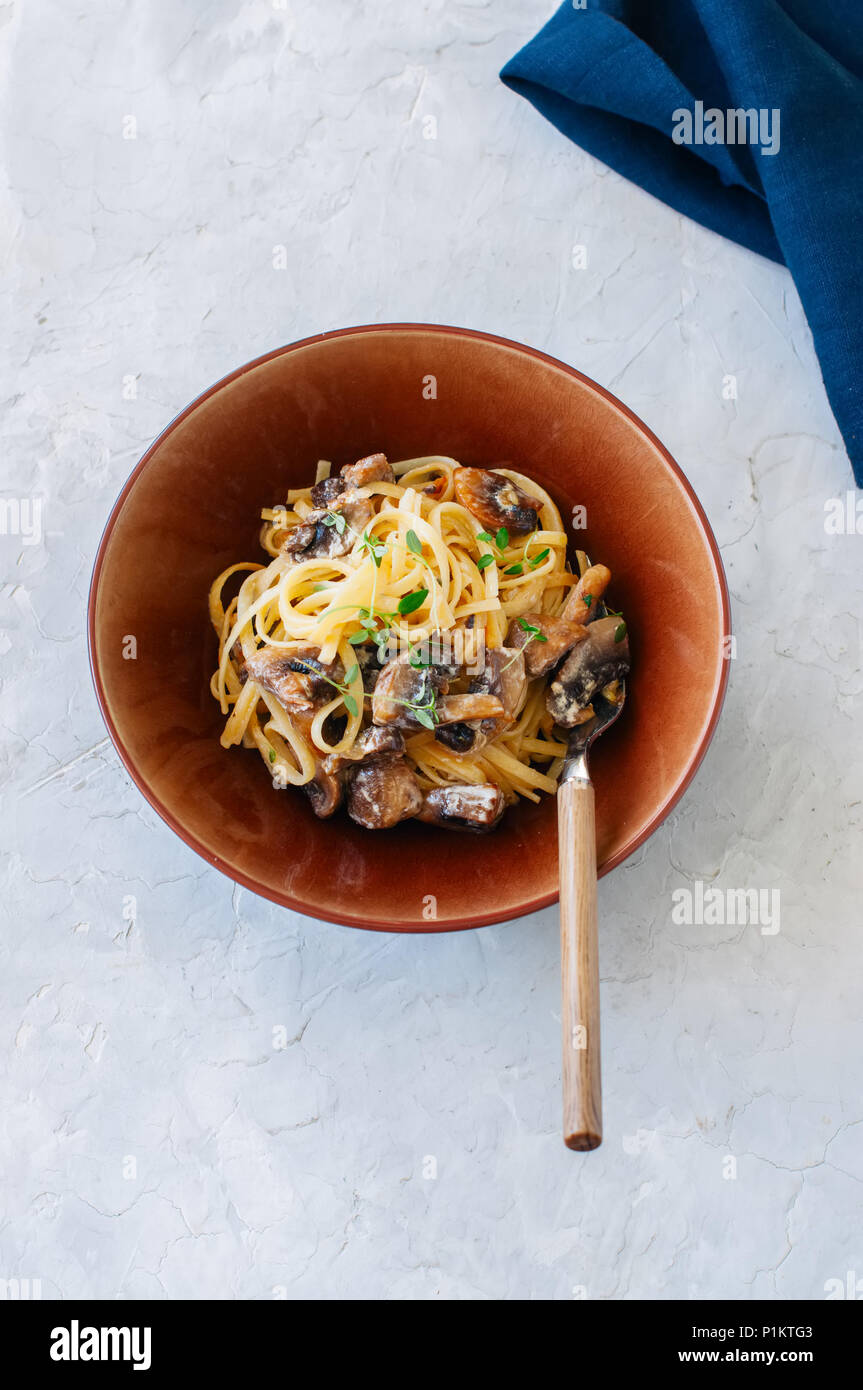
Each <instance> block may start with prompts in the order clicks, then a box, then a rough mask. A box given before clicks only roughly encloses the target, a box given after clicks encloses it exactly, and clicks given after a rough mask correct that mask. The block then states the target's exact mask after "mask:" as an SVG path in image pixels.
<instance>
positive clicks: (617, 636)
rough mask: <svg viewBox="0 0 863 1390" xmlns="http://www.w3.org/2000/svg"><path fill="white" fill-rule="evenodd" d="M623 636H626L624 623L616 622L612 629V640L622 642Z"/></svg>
mask: <svg viewBox="0 0 863 1390" xmlns="http://www.w3.org/2000/svg"><path fill="white" fill-rule="evenodd" d="M625 636H626V623H618V624H617V627H616V628H615V629H614V640H615V642H622V641H623V639H624V637H625Z"/></svg>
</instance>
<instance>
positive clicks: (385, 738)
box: [322, 724, 405, 773]
mask: <svg viewBox="0 0 863 1390" xmlns="http://www.w3.org/2000/svg"><path fill="white" fill-rule="evenodd" d="M404 751H405V741H404V737H403V736H402V733H401V731H400V730H399V729H394V728H392V726H389V727H388V728H384V729H381V728H378V726H377V725H376V724H370V725H369V727H368V728H367V729H364V730H363V732H362V733H361V734H360V736H359V738H358V739H357V741H356V743H355V744H354V746H353V748H349V749H348V750H347V752H345V753H329V754H327V756H326V757H325V758H324V759H323V762H322V766H323V767H324V768H325V769H326V771H327V772H331V773H339V772H344V771H345V770H346V769H347V770H348V771H352V770H353V769H354V768H356V767H358V766H359V764H360V763H370V762H373V761H374V762H392V760H393V759H394V758H401V757H403V756H404Z"/></svg>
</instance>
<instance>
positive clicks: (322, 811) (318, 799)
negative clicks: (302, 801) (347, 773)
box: [303, 763, 345, 820]
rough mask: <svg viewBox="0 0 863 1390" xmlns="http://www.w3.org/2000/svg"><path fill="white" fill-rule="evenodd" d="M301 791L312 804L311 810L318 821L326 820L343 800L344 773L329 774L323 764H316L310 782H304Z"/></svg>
mask: <svg viewBox="0 0 863 1390" xmlns="http://www.w3.org/2000/svg"><path fill="white" fill-rule="evenodd" d="M303 791H304V792H305V793H306V796H307V797H308V798H309V801H310V802H311V803H312V810H313V811H314V813H315V815H316V816H318V817H319V819H320V820H327V819H328V818H329V817H330V816H331V815H332V814H333V813H334V812H335V811H337V810H338V809H339V807H340V806H341V804H342V802H343V801H344V799H345V777H344V773H340V772H331V771H329V769H328V768H326V767H325V766H324V764H323V763H318V766H317V768H316V769H315V775H314V777H313V778H312V780H311V782H306V783H305V784H304V786H303Z"/></svg>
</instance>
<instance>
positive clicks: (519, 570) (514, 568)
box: [504, 565, 524, 574]
mask: <svg viewBox="0 0 863 1390" xmlns="http://www.w3.org/2000/svg"><path fill="white" fill-rule="evenodd" d="M504 574H524V565H510V567H509V569H508V570H504Z"/></svg>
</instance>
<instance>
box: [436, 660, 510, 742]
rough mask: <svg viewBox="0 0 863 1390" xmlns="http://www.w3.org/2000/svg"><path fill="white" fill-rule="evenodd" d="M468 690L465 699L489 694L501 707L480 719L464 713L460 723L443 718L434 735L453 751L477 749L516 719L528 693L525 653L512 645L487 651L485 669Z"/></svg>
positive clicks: (451, 697) (445, 702)
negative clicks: (515, 649)
mask: <svg viewBox="0 0 863 1390" xmlns="http://www.w3.org/2000/svg"><path fill="white" fill-rule="evenodd" d="M468 691H469V695H468V696H467V697H466V698H470V697H471V696H473V697H474V698H477V699H479V698H480V697H481V696H484V695H486V696H488V695H490V696H492V698H494V699H497V700H499V701H500V705H501V709H500V711H499V713H498V714H496V715H491V714H489V715H486V716H483V717H482V718H481V719H478V718H477V717H476V715H473V716H470V715H469V714H467V713H465V714H463V715H462V716H461V718H462V720H463V721H465V722H459V723H457V724H453V723H452V722H451V721H449V720H446V721H444V720H441V721H440V723H441V727H439V728H437V729H435V738H436V739H437V740H438V742H439V743H442V744H443V745H444V746H445V747H446V748H449V749H450V750H451V751H452V752H453V753H469V752H477V751H478V750H479V749H480V748H483V747H485V745H486V744H487V743H489V742H490V741H491V739H493V738H495V737H496V736H497V735H498V734H499V733H500V732H501V731H502V730H503V729H505V728H506V726H507V725H508V724H510V723H512V721H513V719H515V717H516V715H517V714H518V712H519V710H520V709H521V707H522V705H523V704H524V697H525V695H526V694H527V676H526V675H525V667H524V653H523V652H520V651H514V650H513V649H512V648H511V647H496V648H495V650H494V651H489V652H486V658H485V666H484V668H483V671H482V673H481V675H479V676H476V677H475V678H474V679H473V680H472V681H471V683H470V685H469V687H468ZM453 698H457V697H453V696H450V697H449V699H448V700H447V701H444V702H442V703H444V704H448V703H449V700H451V699H453ZM468 720H470V722H467V721H468Z"/></svg>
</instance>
